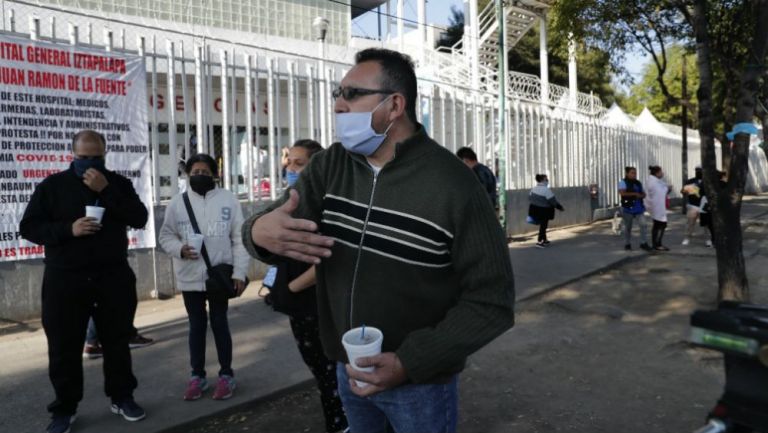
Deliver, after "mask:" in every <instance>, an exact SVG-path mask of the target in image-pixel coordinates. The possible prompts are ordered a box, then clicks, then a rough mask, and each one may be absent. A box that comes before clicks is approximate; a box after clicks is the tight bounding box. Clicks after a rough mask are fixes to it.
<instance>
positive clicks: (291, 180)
mask: <svg viewBox="0 0 768 433" xmlns="http://www.w3.org/2000/svg"><path fill="white" fill-rule="evenodd" d="M298 180H299V173H298V172H295V171H286V172H285V181H286V182H287V183H288V186H293V185H294V184H295V183H296V182H297V181H298Z"/></svg>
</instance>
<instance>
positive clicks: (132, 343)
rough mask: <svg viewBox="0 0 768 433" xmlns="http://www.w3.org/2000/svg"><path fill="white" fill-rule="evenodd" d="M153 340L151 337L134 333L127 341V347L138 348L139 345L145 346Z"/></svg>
mask: <svg viewBox="0 0 768 433" xmlns="http://www.w3.org/2000/svg"><path fill="white" fill-rule="evenodd" d="M154 342H155V340H153V339H151V338H147V337H144V336H143V335H141V334H136V335H134V336H133V338H131V339H130V340H129V341H128V347H130V348H131V349H138V348H140V347H147V346H149V345H151V344H153V343H154Z"/></svg>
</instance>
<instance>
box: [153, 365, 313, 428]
mask: <svg viewBox="0 0 768 433" xmlns="http://www.w3.org/2000/svg"><path fill="white" fill-rule="evenodd" d="M314 382H315V379H314V378H313V379H307V380H304V381H301V382H299V383H295V384H293V385H290V386H286V387H283V388H280V389H278V390H276V391H274V392H271V393H269V394H265V395H263V396H261V397H256V398H254V399H252V400H247V401H244V402H241V403H238V404H236V405H234V406H230V407H227V408H223V409H221V410H219V411H215V412H211V413H207V414H205V415H201V416H199V417H196V418H193V419H190V420H188V421H184V422H183V423H181V424H177V425H175V426H173V427H168V428H165V429H163V430H158V431H156V432H154V433H186V432H187V431H189V430H191V429H192V428H194V427H197V426H198V425H199V424H200V422H201V421H205V420H208V419H211V418H215V417H223V416H227V415H233V414H235V413H238V412H242V411H244V410H247V409H249V408H250V407H252V406H254V405H257V404H260V403H265V402H268V401H272V400H275V399H278V398H280V397H283V396H285V395H288V394H292V393H294V392H296V391H301V390H304V389H306V388H309V387H311V386H312V385H313V384H314Z"/></svg>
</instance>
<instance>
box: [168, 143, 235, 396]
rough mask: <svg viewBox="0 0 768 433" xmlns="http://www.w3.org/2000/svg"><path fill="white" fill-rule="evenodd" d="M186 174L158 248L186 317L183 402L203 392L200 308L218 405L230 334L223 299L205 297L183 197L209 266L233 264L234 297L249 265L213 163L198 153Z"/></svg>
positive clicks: (227, 371) (227, 377) (226, 380)
mask: <svg viewBox="0 0 768 433" xmlns="http://www.w3.org/2000/svg"><path fill="white" fill-rule="evenodd" d="M186 171H187V174H188V175H189V189H188V190H187V192H185V193H182V194H178V195H176V196H175V197H173V199H171V202H170V203H169V204H168V208H167V209H166V211H165V220H164V221H163V226H162V228H161V229H160V245H161V246H162V247H163V249H164V250H165V252H166V253H168V254H169V255H171V256H172V257H173V269H174V272H175V274H176V284H177V285H178V288H179V289H180V290H181V293H182V295H183V296H184V306H185V307H186V309H187V315H188V316H189V357H190V363H191V365H192V374H191V377H190V379H189V382H188V383H187V389H186V392H185V393H184V400H197V399H198V398H200V397H202V395H203V392H204V391H205V390H206V389H207V388H208V381H207V380H206V378H205V334H206V331H207V318H206V303H207V304H208V317H210V320H211V330H212V331H213V337H214V341H215V342H216V353H217V355H218V358H219V366H220V369H219V379H218V381H217V383H216V388H215V389H214V392H213V399H215V400H224V399H227V398H230V397H231V396H232V393H233V392H234V390H235V379H234V372H233V371H232V335H231V334H230V332H229V323H228V321H227V308H228V299H227V298H225V297H219V296H215V297H214V296H209V295H208V293H207V292H206V287H205V280H206V279H207V278H208V272H207V268H206V265H205V261H204V260H203V258H202V256H201V252H200V251H197V250H196V249H195V248H193V247H192V246H190V243H194V242H188V241H189V238H190V237H192V236H191V235H194V234H195V230H194V229H193V226H192V223H191V220H190V217H189V213H188V212H187V208H186V206H185V204H184V194H187V196H188V198H189V202H190V204H191V207H192V210H193V212H194V215H195V220H196V221H197V225H198V226H199V228H200V232H201V233H202V235H203V236H204V240H203V242H204V246H205V250H206V252H207V254H208V257H209V258H210V261H211V266H216V265H218V264H221V263H227V264H230V265H233V268H234V270H233V272H232V281H233V284H234V287H235V289H236V290H237V295H238V296H239V295H240V294H242V292H243V290H245V274H246V271H247V267H248V260H249V258H248V253H247V252H246V251H245V248H244V247H243V242H242V237H241V236H240V229H241V226H242V224H243V211H242V209H241V208H240V202H239V201H238V200H237V197H235V195H234V194H232V192H230V191H227V190H225V189H221V188H217V187H216V181H215V178H216V177H218V170H217V164H216V161H215V160H214V159H213V158H211V157H210V156H209V155H205V154H200V153H199V154H197V155H194V156H192V157H191V158H189V160H188V161H187V165H186Z"/></svg>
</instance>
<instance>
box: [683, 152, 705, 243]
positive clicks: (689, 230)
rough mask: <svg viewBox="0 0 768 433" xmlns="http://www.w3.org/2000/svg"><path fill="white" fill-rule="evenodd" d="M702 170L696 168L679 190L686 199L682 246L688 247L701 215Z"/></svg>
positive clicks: (702, 193) (702, 195)
mask: <svg viewBox="0 0 768 433" xmlns="http://www.w3.org/2000/svg"><path fill="white" fill-rule="evenodd" d="M702 173H703V171H702V169H701V167H700V166H697V167H696V175H695V176H694V177H692V178H690V179H688V180H686V181H685V185H683V189H682V190H680V194H683V195H684V196H685V197H686V203H685V209H686V218H687V224H686V227H685V237H684V238H683V245H688V244H690V242H691V238H692V237H693V234H694V232H695V230H696V221H697V220H698V219H699V214H700V213H701V206H702V204H701V200H702V197H704V182H703V181H702Z"/></svg>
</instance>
